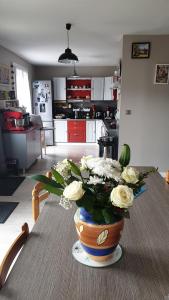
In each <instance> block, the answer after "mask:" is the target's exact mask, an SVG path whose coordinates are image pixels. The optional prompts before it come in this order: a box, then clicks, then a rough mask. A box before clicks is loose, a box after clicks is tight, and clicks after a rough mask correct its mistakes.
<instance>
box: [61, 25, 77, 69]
mask: <svg viewBox="0 0 169 300" xmlns="http://www.w3.org/2000/svg"><path fill="white" fill-rule="evenodd" d="M71 26H72V25H71V24H70V23H67V24H66V30H67V43H68V47H67V49H65V52H64V53H62V54H61V55H60V56H59V59H58V62H60V63H64V64H70V63H73V62H78V61H79V60H78V57H77V56H76V55H75V54H74V53H72V50H71V49H70V48H69V30H70V29H71Z"/></svg>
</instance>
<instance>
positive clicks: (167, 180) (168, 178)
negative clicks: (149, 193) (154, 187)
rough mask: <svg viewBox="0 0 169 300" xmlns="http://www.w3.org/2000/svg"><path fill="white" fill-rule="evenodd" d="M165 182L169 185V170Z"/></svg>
mask: <svg viewBox="0 0 169 300" xmlns="http://www.w3.org/2000/svg"><path fill="white" fill-rule="evenodd" d="M165 180H166V182H167V183H169V170H168V171H167V172H166V173H165Z"/></svg>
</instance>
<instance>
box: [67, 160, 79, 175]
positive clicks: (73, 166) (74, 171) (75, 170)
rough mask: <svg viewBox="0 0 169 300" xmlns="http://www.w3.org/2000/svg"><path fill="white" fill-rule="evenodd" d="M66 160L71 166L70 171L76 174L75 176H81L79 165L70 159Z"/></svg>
mask: <svg viewBox="0 0 169 300" xmlns="http://www.w3.org/2000/svg"><path fill="white" fill-rule="evenodd" d="M68 162H69V164H70V166H71V170H72V172H73V173H74V174H76V175H77V176H80V177H82V175H81V172H80V169H79V167H78V166H77V165H76V164H74V163H73V162H72V161H70V160H68Z"/></svg>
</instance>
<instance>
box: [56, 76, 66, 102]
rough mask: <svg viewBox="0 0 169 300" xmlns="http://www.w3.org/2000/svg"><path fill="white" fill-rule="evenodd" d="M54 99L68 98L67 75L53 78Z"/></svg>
mask: <svg viewBox="0 0 169 300" xmlns="http://www.w3.org/2000/svg"><path fill="white" fill-rule="evenodd" d="M53 89H54V100H66V77H54V78H53Z"/></svg>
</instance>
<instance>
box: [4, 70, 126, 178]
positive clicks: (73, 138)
mask: <svg viewBox="0 0 169 300" xmlns="http://www.w3.org/2000/svg"><path fill="white" fill-rule="evenodd" d="M112 73H114V75H113V76H109V77H88V78H86V77H80V76H78V77H77V75H76V77H74V75H72V76H70V77H61V78H60V77H54V78H52V80H41V81H33V86H32V89H33V97H32V98H33V102H32V104H33V105H32V110H33V112H34V114H33V115H32V114H29V113H26V110H25V111H24V109H23V108H21V107H20V108H19V107H18V105H19V103H18V100H15V93H16V92H15V90H14V91H13V94H12V95H13V98H14V99H10V100H9V99H8V100H1V102H0V103H1V106H2V105H3V104H4V103H5V104H7V103H8V102H9V103H8V107H7V112H6V110H5V111H4V108H3V107H1V108H2V109H1V112H2V115H3V122H2V128H3V133H2V138H3V148H4V153H5V156H6V157H5V160H6V165H7V167H9V168H10V167H11V166H10V165H12V164H13V167H15V169H18V171H22V172H23V173H25V171H26V170H28V169H29V168H30V167H31V166H32V164H33V163H34V162H36V159H37V158H38V157H39V156H40V155H41V158H42V157H43V159H45V155H44V154H46V147H48V146H53V145H55V146H58V145H59V144H60V143H69V145H70V143H72V145H73V144H76V143H93V144H96V145H97V144H98V155H100V156H104V155H105V151H104V150H106V151H107V152H106V155H107V156H108V157H112V158H114V159H115V158H117V157H118V122H119V120H118V114H117V110H118V109H119V102H120V71H119V66H116V67H114V71H113V72H112ZM14 76H15V72H14ZM6 94H7V95H8V94H9V96H10V92H9V93H8V92H7V91H6V92H3V91H2V92H1V97H4V96H6ZM9 96H7V97H9ZM10 101H12V102H10ZM11 103H12V105H13V106H15V107H11V106H10V105H11ZM10 110H11V112H10ZM22 111H23V112H22ZM26 118H27V119H26ZM25 119H26V120H27V122H25V121H26V120H25ZM22 121H24V125H23V124H22ZM29 121H30V123H29ZM14 123H15V125H14ZM18 124H19V125H18ZM32 126H33V127H32ZM33 140H34V142H33ZM35 141H36V143H35ZM43 147H44V148H45V153H44V154H43Z"/></svg>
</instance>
